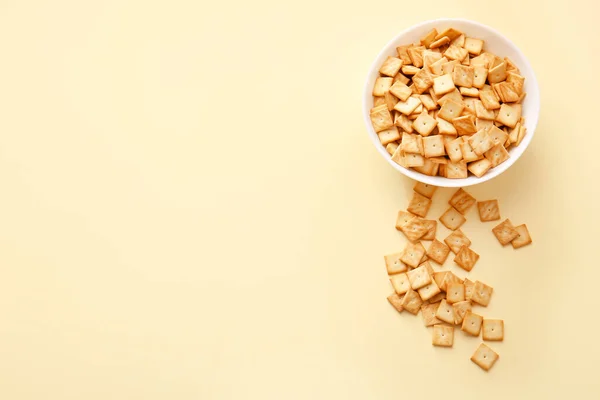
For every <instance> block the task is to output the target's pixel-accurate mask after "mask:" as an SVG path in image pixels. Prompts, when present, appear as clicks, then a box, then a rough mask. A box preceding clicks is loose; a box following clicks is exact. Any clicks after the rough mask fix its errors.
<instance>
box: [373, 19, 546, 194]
mask: <svg viewBox="0 0 600 400" xmlns="http://www.w3.org/2000/svg"><path fill="white" fill-rule="evenodd" d="M448 27H453V28H456V29H458V30H460V31H462V32H464V33H465V35H466V36H467V37H469V36H470V37H474V38H478V39H483V40H484V42H485V44H484V49H485V50H487V51H490V52H492V53H494V54H496V55H498V56H499V57H508V58H510V59H511V60H512V61H513V62H514V63H515V64H516V65H517V67H518V68H519V70H520V71H521V75H522V76H524V77H525V88H524V90H525V91H526V92H527V95H526V96H525V99H523V116H524V117H525V126H526V127H527V133H526V134H525V137H524V138H523V141H522V142H521V143H520V144H519V145H518V146H516V147H515V146H511V148H510V149H509V153H510V158H509V159H508V160H506V161H505V162H503V163H502V164H500V165H498V166H497V167H495V168H492V169H490V170H489V171H488V172H487V173H486V174H485V175H483V176H482V177H481V178H477V177H476V176H469V177H468V178H465V179H448V178H444V177H441V176H428V175H424V174H421V173H419V172H417V171H414V170H412V169H408V168H404V167H402V166H400V165H398V164H396V163H395V162H394V161H392V157H391V156H390V155H389V154H388V152H387V151H386V150H385V147H384V146H383V145H382V144H381V142H380V141H379V137H378V136H377V133H375V130H374V129H373V125H372V124H371V118H370V117H369V112H370V110H371V108H373V95H372V92H373V84H374V83H375V79H377V77H378V76H379V67H381V64H383V62H384V61H385V59H386V58H387V57H388V56H391V55H397V53H396V46H401V45H407V44H410V43H415V42H418V41H419V40H420V39H421V38H422V37H423V36H425V34H427V33H428V32H429V31H430V30H431V29H433V28H436V29H437V30H438V32H439V31H442V30H443V29H445V28H448ZM539 113H540V91H539V87H538V83H537V80H536V79H535V74H534V72H533V69H532V68H531V65H529V62H528V61H527V59H526V58H525V55H524V54H523V53H522V52H521V50H519V49H518V48H517V46H515V45H514V44H513V43H512V42H511V41H510V40H508V39H507V38H506V37H505V36H504V35H502V34H501V33H500V32H498V31H496V30H494V29H492V28H490V27H488V26H485V25H482V24H480V23H478V22H474V21H469V20H466V19H451V18H444V19H436V20H432V21H426V22H423V23H421V24H418V25H415V26H413V27H410V28H408V29H406V30H405V31H403V32H401V33H400V34H398V35H397V36H396V37H395V38H393V39H392V40H391V41H390V42H389V43H388V44H387V45H385V47H384V48H383V50H381V52H380V53H379V55H378V56H377V58H376V59H375V61H374V62H373V64H372V65H371V69H370V70H369V75H368V76H367V82H366V83H365V89H364V93H363V116H364V119H365V124H366V125H367V131H368V133H369V137H370V138H371V141H372V142H373V144H374V145H375V147H376V148H377V150H378V151H379V153H380V154H381V156H382V157H383V158H385V159H386V160H387V161H388V163H390V165H392V166H393V167H394V168H396V169H397V170H398V171H400V172H402V173H403V174H404V175H406V176H408V177H409V178H412V179H415V180H417V181H421V182H424V183H428V184H430V185H434V186H445V187H459V186H471V185H476V184H478V183H482V182H485V181H488V180H490V179H492V178H494V177H496V176H498V175H500V174H501V173H502V172H504V171H506V170H507V169H508V168H509V167H510V166H511V165H513V164H514V162H515V161H517V160H518V159H519V157H521V154H523V152H524V151H525V149H526V148H527V146H529V143H530V142H531V139H532V138H533V134H534V132H535V127H536V125H537V122H538V116H539Z"/></svg>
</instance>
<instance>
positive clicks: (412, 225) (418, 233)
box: [401, 217, 429, 242]
mask: <svg viewBox="0 0 600 400" xmlns="http://www.w3.org/2000/svg"><path fill="white" fill-rule="evenodd" d="M401 231H402V233H404V235H405V236H406V238H407V239H408V240H410V241H411V242H416V241H417V240H419V239H421V238H422V237H423V236H424V235H426V234H427V232H428V231H429V227H428V226H427V224H426V223H425V222H423V219H421V218H417V217H414V218H413V219H411V220H410V221H408V222H407V223H406V224H405V225H404V226H403V227H402V229H401Z"/></svg>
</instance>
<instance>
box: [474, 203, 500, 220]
mask: <svg viewBox="0 0 600 400" xmlns="http://www.w3.org/2000/svg"><path fill="white" fill-rule="evenodd" d="M477 210H478V211H479V219H480V220H481V222H487V221H496V220H499V219H500V206H499V205H498V200H486V201H478V202H477Z"/></svg>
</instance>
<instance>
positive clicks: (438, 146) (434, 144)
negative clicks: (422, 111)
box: [423, 117, 446, 158]
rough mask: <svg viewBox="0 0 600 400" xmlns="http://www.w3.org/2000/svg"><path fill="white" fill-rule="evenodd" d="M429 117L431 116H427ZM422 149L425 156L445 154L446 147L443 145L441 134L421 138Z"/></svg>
mask: <svg viewBox="0 0 600 400" xmlns="http://www.w3.org/2000/svg"><path fill="white" fill-rule="evenodd" d="M429 118H431V117H429ZM423 151H424V153H425V157H427V158H433V157H441V156H443V155H445V154H446V149H445V147H444V139H443V138H442V136H441V135H433V136H428V137H424V138H423Z"/></svg>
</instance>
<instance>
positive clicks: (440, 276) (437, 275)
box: [433, 271, 450, 290]
mask: <svg viewBox="0 0 600 400" xmlns="http://www.w3.org/2000/svg"><path fill="white" fill-rule="evenodd" d="M449 273H450V271H440V272H434V274H433V280H434V282H435V284H436V285H438V287H439V288H440V290H442V284H443V283H444V279H446V275H448V274H449Z"/></svg>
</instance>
